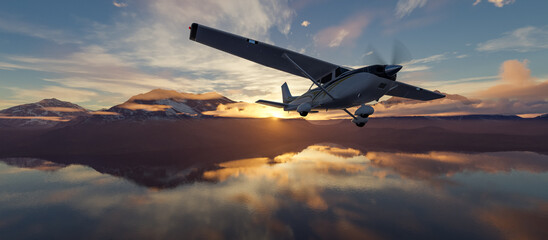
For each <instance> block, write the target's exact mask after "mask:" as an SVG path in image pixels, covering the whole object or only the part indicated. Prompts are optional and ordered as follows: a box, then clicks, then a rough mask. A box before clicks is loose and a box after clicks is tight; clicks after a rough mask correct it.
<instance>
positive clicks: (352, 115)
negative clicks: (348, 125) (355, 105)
mask: <svg viewBox="0 0 548 240" xmlns="http://www.w3.org/2000/svg"><path fill="white" fill-rule="evenodd" d="M342 110H343V111H345V112H346V113H348V115H350V116H351V117H352V118H354V119H358V118H356V116H354V114H352V113H350V112H349V111H348V110H346V108H343V109H342Z"/></svg>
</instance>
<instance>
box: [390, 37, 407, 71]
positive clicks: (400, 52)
mask: <svg viewBox="0 0 548 240" xmlns="http://www.w3.org/2000/svg"><path fill="white" fill-rule="evenodd" d="M411 59H412V57H411V53H410V52H409V49H407V47H405V45H403V43H402V42H400V41H398V40H394V49H393V50H392V62H391V64H392V65H401V64H402V63H404V62H408V61H411Z"/></svg>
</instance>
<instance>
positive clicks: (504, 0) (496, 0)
mask: <svg viewBox="0 0 548 240" xmlns="http://www.w3.org/2000/svg"><path fill="white" fill-rule="evenodd" d="M480 2H481V0H476V1H475V2H474V4H473V5H474V6H476V5H478V4H479V3H480ZM488 2H490V3H493V4H494V5H495V6H496V7H499V8H501V7H504V5H508V4H512V3H514V2H516V0H488Z"/></svg>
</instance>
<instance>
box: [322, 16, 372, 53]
mask: <svg viewBox="0 0 548 240" xmlns="http://www.w3.org/2000/svg"><path fill="white" fill-rule="evenodd" d="M369 22H370V17H369V16H368V14H364V13H360V14H358V15H354V16H352V17H350V18H348V19H347V20H346V21H345V22H343V23H342V24H340V25H338V26H332V27H328V28H326V29H323V30H321V31H320V32H318V33H317V34H316V35H315V36H314V43H315V44H316V45H317V46H320V47H330V48H333V47H339V46H341V45H348V44H354V41H355V40H356V39H357V38H358V37H359V36H360V35H361V34H362V32H363V30H364V29H365V28H366V27H367V25H369Z"/></svg>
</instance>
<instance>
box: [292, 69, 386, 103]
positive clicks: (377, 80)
mask: <svg viewBox="0 0 548 240" xmlns="http://www.w3.org/2000/svg"><path fill="white" fill-rule="evenodd" d="M393 85H394V81H392V80H390V79H386V78H382V77H379V76H376V75H374V74H371V73H367V72H357V73H350V74H348V75H342V76H340V77H339V78H337V79H335V80H333V81H332V82H330V83H328V84H326V85H325V89H326V90H327V91H328V92H329V93H330V94H331V95H332V96H333V97H334V98H335V99H332V98H331V97H330V96H329V95H327V94H326V93H325V92H324V91H322V90H321V89H319V88H314V89H311V90H310V91H308V92H306V93H304V94H303V95H301V96H298V97H296V99H295V100H294V101H292V102H290V103H289V105H290V106H296V105H300V104H302V103H310V105H311V107H312V109H341V108H349V107H354V106H358V105H362V104H365V103H368V102H371V101H374V100H378V99H379V98H381V97H382V96H383V95H384V94H386V92H388V91H389V89H390V88H391V87H392V86H393ZM285 110H295V109H293V108H291V109H285Z"/></svg>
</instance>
